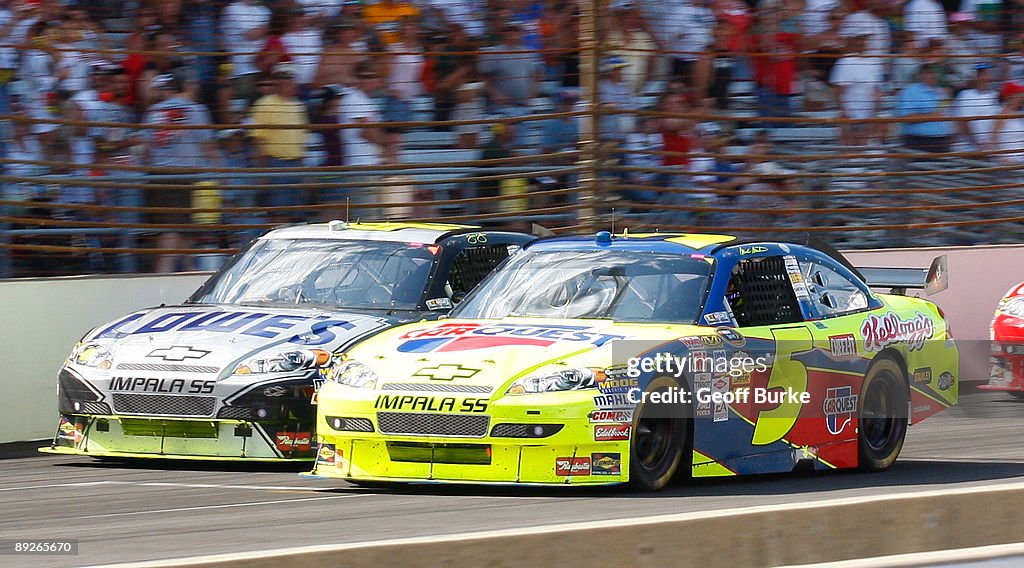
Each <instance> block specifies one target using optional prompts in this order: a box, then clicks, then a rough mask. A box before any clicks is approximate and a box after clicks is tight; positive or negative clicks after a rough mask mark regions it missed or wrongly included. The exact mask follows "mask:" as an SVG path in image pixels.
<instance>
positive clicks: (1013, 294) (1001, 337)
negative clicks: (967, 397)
mask: <svg viewBox="0 0 1024 568" xmlns="http://www.w3.org/2000/svg"><path fill="white" fill-rule="evenodd" d="M979 388H982V389H984V390H997V391H1007V392H1009V393H1010V394H1012V395H1014V396H1016V397H1019V398H1024V282H1022V283H1020V284H1017V285H1016V286H1014V287H1013V288H1010V291H1009V292H1007V293H1006V296H1005V297H1004V298H1003V299H1002V300H999V306H998V307H997V308H996V315H995V318H993V320H992V374H991V376H990V377H989V381H988V384H987V385H983V386H981V387H979Z"/></svg>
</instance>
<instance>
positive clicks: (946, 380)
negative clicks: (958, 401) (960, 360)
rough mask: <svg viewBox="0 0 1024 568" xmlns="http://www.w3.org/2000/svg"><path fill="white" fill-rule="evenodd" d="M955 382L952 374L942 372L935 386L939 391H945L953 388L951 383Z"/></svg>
mask: <svg viewBox="0 0 1024 568" xmlns="http://www.w3.org/2000/svg"><path fill="white" fill-rule="evenodd" d="M955 381H956V379H954V378H953V373H950V372H949V371H943V372H942V374H941V375H939V383H938V384H937V385H936V386H937V387H938V388H939V390H940V391H947V390H949V389H950V388H952V387H953V383H954V382H955Z"/></svg>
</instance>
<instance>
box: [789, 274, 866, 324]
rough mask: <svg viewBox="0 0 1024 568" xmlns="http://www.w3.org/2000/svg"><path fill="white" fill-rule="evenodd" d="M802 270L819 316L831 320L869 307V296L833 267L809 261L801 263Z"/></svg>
mask: <svg viewBox="0 0 1024 568" xmlns="http://www.w3.org/2000/svg"><path fill="white" fill-rule="evenodd" d="M800 270H801V272H803V275H804V282H806V283H807V292H808V293H809V294H810V296H811V302H813V303H814V306H815V308H817V310H818V314H819V315H821V317H825V318H829V317H836V316H841V315H845V314H849V313H855V312H859V311H862V310H864V309H866V308H867V307H868V298H867V295H866V294H865V293H864V292H863V291H862V290H861V289H860V288H859V287H857V285H855V284H854V283H853V282H851V281H850V280H848V279H847V278H846V277H844V276H843V275H841V274H839V273H838V272H836V271H835V270H833V269H832V268H831V267H829V266H826V265H824V264H820V263H817V262H812V261H808V260H801V261H800Z"/></svg>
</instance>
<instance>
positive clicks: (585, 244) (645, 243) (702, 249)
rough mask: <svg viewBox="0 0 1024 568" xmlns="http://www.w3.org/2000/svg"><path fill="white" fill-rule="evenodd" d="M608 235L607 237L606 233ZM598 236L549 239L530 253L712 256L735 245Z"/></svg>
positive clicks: (693, 237) (706, 237) (683, 237)
mask: <svg viewBox="0 0 1024 568" xmlns="http://www.w3.org/2000/svg"><path fill="white" fill-rule="evenodd" d="M605 235H607V233H605ZM605 239H607V236H605V237H603V238H602V234H601V233H598V234H597V235H593V236H589V237H586V236H572V237H550V238H545V239H540V240H538V241H536V242H535V243H533V244H532V245H530V246H529V248H530V250H546V249H550V250H599V249H607V248H612V249H619V250H638V251H639V250H643V251H651V252H668V253H677V254H679V253H703V254H710V253H711V252H712V251H713V250H715V249H716V248H718V247H719V246H721V245H725V244H728V243H731V242H734V241H736V237H734V236H731V235H714V234H698V233H620V234H617V235H614V237H612V238H611V239H610V240H605Z"/></svg>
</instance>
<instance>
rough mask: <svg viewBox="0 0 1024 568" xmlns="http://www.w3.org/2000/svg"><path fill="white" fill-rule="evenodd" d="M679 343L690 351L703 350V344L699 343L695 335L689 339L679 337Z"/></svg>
mask: <svg viewBox="0 0 1024 568" xmlns="http://www.w3.org/2000/svg"><path fill="white" fill-rule="evenodd" d="M679 342H680V343H682V344H683V345H685V346H687V347H689V348H690V349H704V342H703V341H701V340H700V338H699V337H697V336H696V335H691V336H689V337H681V338H679Z"/></svg>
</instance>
